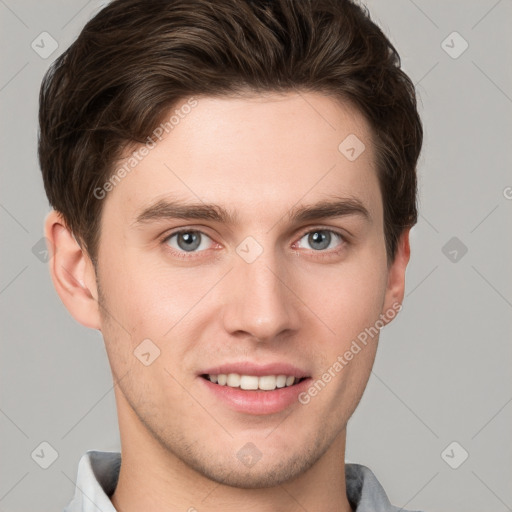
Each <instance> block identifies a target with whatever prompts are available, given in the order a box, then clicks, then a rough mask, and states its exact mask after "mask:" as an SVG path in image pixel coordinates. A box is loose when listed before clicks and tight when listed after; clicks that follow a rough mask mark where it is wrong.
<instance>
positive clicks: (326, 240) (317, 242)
mask: <svg viewBox="0 0 512 512" xmlns="http://www.w3.org/2000/svg"><path fill="white" fill-rule="evenodd" d="M304 239H306V240H307V243H308V244H310V246H311V248H312V249H313V250H315V251H322V250H324V249H332V248H333V243H332V242H334V241H335V240H336V239H338V240H341V241H342V242H343V237H342V236H341V235H340V234H338V233H336V232H334V231H331V230H330V229H315V230H314V231H310V232H309V233H306V234H305V235H304V236H303V237H302V238H301V239H300V240H299V244H300V243H301V241H302V240H304ZM334 246H335V245H334Z"/></svg>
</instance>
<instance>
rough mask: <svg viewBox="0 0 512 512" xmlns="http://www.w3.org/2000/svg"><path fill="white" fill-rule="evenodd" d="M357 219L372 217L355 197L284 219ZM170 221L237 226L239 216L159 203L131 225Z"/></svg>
mask: <svg viewBox="0 0 512 512" xmlns="http://www.w3.org/2000/svg"><path fill="white" fill-rule="evenodd" d="M353 215H355V216H359V217H362V218H363V219H364V220H366V221H368V222H371V220H372V217H371V215H370V212H369V211H368V209H367V208H366V207H365V206H364V204H363V203H362V202H361V201H360V200H359V199H357V198H355V197H342V198H335V199H330V200H324V201H320V202H318V203H315V204H312V205H302V206H294V207H292V208H291V209H290V210H289V211H288V213H287V214H285V215H284V216H283V217H286V218H287V221H288V222H290V223H300V222H306V221H312V220H320V219H327V218H337V217H346V216H353ZM170 219H197V220H210V221H214V222H219V223H222V224H227V225H235V224H237V223H238V222H239V216H238V214H236V213H235V212H231V211H229V210H227V209H226V208H224V207H222V206H220V205H217V204H206V203H185V202H182V201H177V200H174V201H170V200H160V201H158V202H156V203H155V204H152V205H150V206H148V207H147V208H145V209H144V210H142V212H141V213H139V214H138V215H137V217H136V219H135V221H134V222H133V224H132V225H134V226H138V225H141V224H146V223H149V222H155V221H159V220H170Z"/></svg>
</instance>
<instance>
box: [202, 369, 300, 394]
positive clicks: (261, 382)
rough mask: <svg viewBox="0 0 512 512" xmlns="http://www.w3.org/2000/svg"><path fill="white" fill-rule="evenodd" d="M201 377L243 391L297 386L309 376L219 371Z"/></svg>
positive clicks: (271, 389)
mask: <svg viewBox="0 0 512 512" xmlns="http://www.w3.org/2000/svg"><path fill="white" fill-rule="evenodd" d="M200 377H201V378H203V379H205V380H207V381H209V382H211V383H212V384H216V385H217V386H226V387H229V388H235V389H241V390H244V391H275V390H276V389H282V388H290V387H293V386H297V385H298V384H300V383H301V382H302V381H304V380H306V379H308V378H309V377H296V376H294V375H284V374H279V375H259V376H258V375H241V374H239V373H219V374H211V373H210V374H207V373H204V374H202V375H200Z"/></svg>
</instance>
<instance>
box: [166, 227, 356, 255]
mask: <svg viewBox="0 0 512 512" xmlns="http://www.w3.org/2000/svg"><path fill="white" fill-rule="evenodd" d="M317 231H328V232H330V233H333V234H334V235H336V236H338V237H339V238H340V239H341V244H340V247H338V248H336V249H330V250H328V251H326V250H320V251H314V250H313V249H311V250H310V252H313V253H315V256H314V257H315V258H318V259H322V258H325V257H330V256H333V255H336V254H340V253H341V252H342V251H343V250H344V249H345V248H346V246H347V245H349V243H350V242H349V241H348V240H347V237H346V236H345V235H343V234H341V233H340V232H339V231H336V230H334V229H331V228H322V227H316V228H314V229H309V230H307V231H304V232H303V233H301V235H300V236H299V237H298V239H297V242H298V241H300V240H301V239H302V238H304V236H305V235H308V234H310V233H315V232H317ZM180 233H200V234H201V235H205V236H206V237H208V238H210V240H211V237H210V236H208V235H207V234H206V233H204V232H203V231H200V230H198V229H194V228H181V229H178V230H176V231H173V232H171V233H168V234H166V235H165V236H164V237H163V238H162V239H161V243H162V244H163V245H166V246H167V247H166V248H167V249H168V250H169V251H171V253H172V254H173V256H175V257H177V258H181V259H187V260H190V259H194V258H196V257H201V256H200V253H201V252H206V250H207V249H205V250H203V251H199V252H186V251H176V250H175V249H173V248H172V247H170V246H169V245H168V243H167V242H168V241H169V240H170V238H171V237H173V236H175V235H179V234H180Z"/></svg>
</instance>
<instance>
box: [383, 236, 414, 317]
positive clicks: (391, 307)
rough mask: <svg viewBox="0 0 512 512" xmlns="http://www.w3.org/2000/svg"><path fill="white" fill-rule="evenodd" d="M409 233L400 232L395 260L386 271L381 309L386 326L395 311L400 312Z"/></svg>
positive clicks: (408, 256)
mask: <svg viewBox="0 0 512 512" xmlns="http://www.w3.org/2000/svg"><path fill="white" fill-rule="evenodd" d="M409 232H410V228H407V229H405V230H404V231H403V232H402V234H401V236H400V238H399V239H398V244H397V250H396V255H395V259H394V260H393V262H392V264H391V266H390V267H389V270H388V282H387V287H386V296H385V299H384V305H383V309H382V315H383V319H384V318H386V319H388V320H385V323H386V324H387V323H389V322H390V321H391V320H392V319H393V318H394V317H395V314H396V311H400V309H401V304H402V302H403V299H404V292H405V271H406V269H407V264H408V263H409V258H410V256H411V248H410V244H409ZM392 311H394V312H395V313H392ZM386 313H388V314H386ZM389 313H391V314H389Z"/></svg>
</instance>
